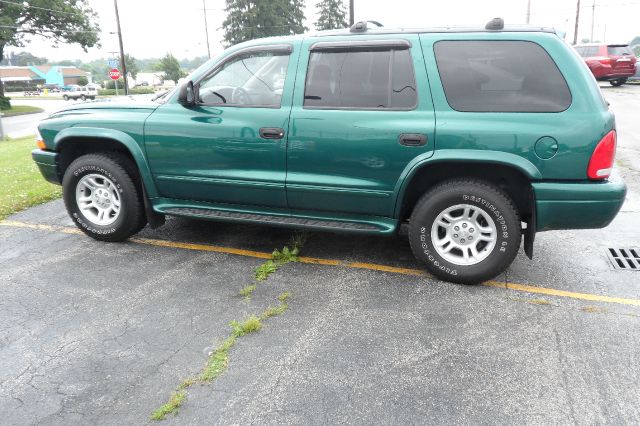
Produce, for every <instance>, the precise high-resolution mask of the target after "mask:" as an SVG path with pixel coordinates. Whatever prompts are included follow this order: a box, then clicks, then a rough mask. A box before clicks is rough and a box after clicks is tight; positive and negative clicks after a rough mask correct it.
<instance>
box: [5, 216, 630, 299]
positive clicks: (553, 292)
mask: <svg viewBox="0 0 640 426" xmlns="http://www.w3.org/2000/svg"><path fill="white" fill-rule="evenodd" d="M0 226H8V227H15V228H30V229H38V230H41V231H49V232H61V233H65V234H81V233H82V232H81V231H80V230H79V229H76V228H69V227H63V226H52V225H43V224H36V223H26V222H17V221H12V220H5V221H0ZM129 241H131V242H133V243H136V244H146V245H152V246H158V247H169V248H179V249H184V250H195V251H207V252H216V253H225V254H235V255H238V256H245V257H255V258H259V259H271V253H266V252H261V251H253V250H244V249H237V248H232V247H223V246H214V245H209V244H192V243H182V242H173V241H167V240H158V239H153V238H130V239H129ZM298 260H299V261H300V262H301V263H308V264H314V265H325V266H342V267H346V268H357V269H367V270H373V271H381V272H389V273H394V274H402V275H413V276H429V274H428V273H426V272H425V271H423V270H421V269H410V268H397V267H394V266H387V265H379V264H375V263H361V262H348V261H342V260H336V259H322V258H317V257H306V256H301V257H299V258H298ZM481 285H483V286H486V287H496V288H502V289H506V290H513V291H520V292H524V293H534V294H545V295H547V296H555V297H566V298H570V299H578V300H588V301H591V302H603V303H617V304H621V305H632V306H640V299H627V298H624V297H613V296H603V295H599V294H592V293H578V292H574V291H566V290H558V289H554V288H547V287H537V286H533V285H527V284H518V283H511V282H501V281H485V282H484V283H482V284H481Z"/></svg>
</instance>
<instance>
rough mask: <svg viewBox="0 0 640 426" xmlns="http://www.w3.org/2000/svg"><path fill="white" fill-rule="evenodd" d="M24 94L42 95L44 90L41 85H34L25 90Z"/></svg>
mask: <svg viewBox="0 0 640 426" xmlns="http://www.w3.org/2000/svg"><path fill="white" fill-rule="evenodd" d="M23 95H24V96H40V95H42V90H41V89H40V88H39V87H34V88H32V89H28V90H25V91H24V92H23Z"/></svg>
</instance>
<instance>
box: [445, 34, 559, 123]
mask: <svg viewBox="0 0 640 426" xmlns="http://www.w3.org/2000/svg"><path fill="white" fill-rule="evenodd" d="M434 53H435V57H436V64H437V67H438V72H439V74H440V80H441V81H442V86H443V89H444V92H445V96H446V98H447V102H448V103H449V106H451V108H453V109H455V110H456V111H462V112H561V111H564V110H566V109H567V108H569V106H570V105H571V92H570V91H569V86H568V85H567V82H566V80H565V79H564V77H563V76H562V74H561V73H560V70H559V69H558V67H557V65H556V63H555V62H554V61H553V59H551V57H550V56H549V54H548V53H547V51H546V50H544V49H543V48H542V47H541V46H540V45H538V44H536V43H533V42H529V41H507V40H505V41H500V40H495V41H482V40H460V41H459V40H455V41H454V40H451V41H449V40H445V41H439V42H437V43H436V44H435V45H434Z"/></svg>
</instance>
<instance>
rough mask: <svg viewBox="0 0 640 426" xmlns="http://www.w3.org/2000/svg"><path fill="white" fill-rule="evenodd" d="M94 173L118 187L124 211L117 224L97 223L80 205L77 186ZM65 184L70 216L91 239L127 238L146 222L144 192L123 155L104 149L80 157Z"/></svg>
mask: <svg viewBox="0 0 640 426" xmlns="http://www.w3.org/2000/svg"><path fill="white" fill-rule="evenodd" d="M90 174H93V175H98V176H99V177H104V178H107V179H108V180H110V181H111V182H112V183H113V185H114V186H115V187H116V188H117V192H118V196H119V201H120V211H119V214H118V215H117V217H115V220H114V222H113V223H110V224H108V225H100V224H97V223H95V222H93V221H92V220H91V218H90V217H88V216H86V215H85V213H83V212H82V210H81V209H80V207H79V206H78V201H77V200H76V188H77V186H78V183H79V182H80V181H81V179H82V178H83V177H84V176H86V175H90ZM103 182H104V181H103ZM62 187H63V199H64V203H65V206H66V208H67V212H68V213H69V216H70V217H71V219H72V220H73V222H74V223H75V224H76V226H77V227H78V228H80V230H81V231H82V232H84V233H85V234H87V235H89V236H90V237H91V238H94V239H96V240H99V241H123V240H126V239H127V238H129V237H130V236H131V235H133V234H135V233H137V232H138V231H139V230H140V229H142V228H143V227H144V225H145V224H146V215H145V210H144V203H143V200H142V191H141V189H140V185H139V184H138V183H137V174H136V173H135V168H134V166H133V165H132V164H131V162H130V161H129V160H128V159H127V158H126V157H124V156H122V155H120V154H117V153H113V152H103V153H96V154H87V155H83V156H81V157H78V158H77V159H76V160H74V161H73V162H72V163H71V164H70V165H69V167H67V170H66V171H65V174H64V178H63V179H62Z"/></svg>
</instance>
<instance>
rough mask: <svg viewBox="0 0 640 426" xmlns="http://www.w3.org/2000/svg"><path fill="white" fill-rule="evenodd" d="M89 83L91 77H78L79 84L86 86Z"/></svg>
mask: <svg viewBox="0 0 640 426" xmlns="http://www.w3.org/2000/svg"><path fill="white" fill-rule="evenodd" d="M87 84H89V79H88V78H87V77H85V76H83V75H82V76H80V77H78V85H79V86H86V85H87Z"/></svg>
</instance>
